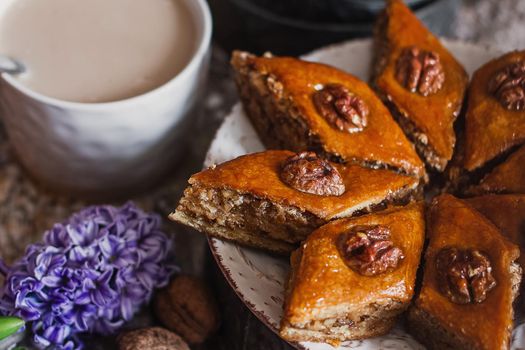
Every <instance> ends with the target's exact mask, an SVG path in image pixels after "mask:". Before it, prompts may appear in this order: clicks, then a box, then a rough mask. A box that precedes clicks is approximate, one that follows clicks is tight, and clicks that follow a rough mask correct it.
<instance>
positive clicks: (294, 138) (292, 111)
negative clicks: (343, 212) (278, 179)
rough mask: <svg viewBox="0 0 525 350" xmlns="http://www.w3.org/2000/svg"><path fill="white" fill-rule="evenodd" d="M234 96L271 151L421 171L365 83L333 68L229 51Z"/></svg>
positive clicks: (408, 145)
mask: <svg viewBox="0 0 525 350" xmlns="http://www.w3.org/2000/svg"><path fill="white" fill-rule="evenodd" d="M232 65H233V68H234V71H235V81H236V83H237V86H238V89H239V94H240V97H241V100H242V102H243V105H244V110H245V111H246V113H247V115H248V117H249V119H250V120H251V122H252V124H253V125H254V126H255V129H256V130H257V132H258V134H259V136H260V138H261V139H262V141H263V143H264V144H265V146H266V148H268V149H289V150H292V151H297V152H300V151H306V150H311V151H315V152H317V153H319V154H320V155H322V156H323V157H325V158H328V159H330V160H333V161H337V162H341V163H353V164H358V165H362V166H366V167H371V168H389V169H394V170H396V171H400V172H402V173H406V174H411V175H415V176H417V177H424V176H425V169H424V164H423V162H422V161H421V160H420V159H419V157H418V155H417V153H416V151H415V150H414V146H413V145H412V144H411V143H410V141H408V140H407V138H406V137H405V135H404V134H403V131H402V130H401V129H400V128H399V126H398V125H397V124H396V122H395V121H394V119H393V118H392V116H391V115H390V112H389V111H388V109H387V108H386V107H385V106H384V105H383V103H382V102H381V100H379V98H377V96H376V95H375V93H374V92H373V91H372V90H371V89H370V88H369V87H368V85H367V84H366V83H365V82H363V81H361V80H359V79H358V78H356V77H354V76H353V75H350V74H347V73H345V72H343V71H341V70H338V69H336V68H334V67H330V66H328V65H325V64H320V63H313V62H306V61H302V60H299V59H296V58H291V57H273V56H269V55H266V56H263V57H257V56H254V55H251V54H249V53H246V52H239V51H237V52H234V53H233V57H232Z"/></svg>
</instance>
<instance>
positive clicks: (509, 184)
mask: <svg viewBox="0 0 525 350" xmlns="http://www.w3.org/2000/svg"><path fill="white" fill-rule="evenodd" d="M524 118H525V116H524ZM469 193H471V194H478V195H479V194H484V193H525V145H524V146H521V147H520V148H519V149H518V150H517V151H516V152H514V153H512V154H511V155H510V156H509V157H508V158H507V160H505V161H504V162H503V163H501V164H500V165H498V166H496V167H495V168H494V169H493V170H492V171H491V172H490V173H488V174H487V175H486V176H485V177H484V178H483V180H481V182H480V184H479V185H477V186H474V187H473V188H472V189H471V190H470V191H469Z"/></svg>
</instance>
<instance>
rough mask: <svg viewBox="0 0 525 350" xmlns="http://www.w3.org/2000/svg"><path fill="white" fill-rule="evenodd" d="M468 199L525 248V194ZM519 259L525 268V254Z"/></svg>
mask: <svg viewBox="0 0 525 350" xmlns="http://www.w3.org/2000/svg"><path fill="white" fill-rule="evenodd" d="M466 201H467V202H468V203H469V204H470V205H472V206H473V207H474V208H475V209H476V210H477V211H479V212H480V213H481V214H483V215H484V216H485V217H486V218H487V219H489V220H490V221H491V222H492V223H493V224H494V225H496V227H497V228H499V229H500V231H501V233H503V234H504V235H505V236H506V237H507V238H509V239H510V240H511V241H512V242H514V243H515V244H517V245H518V246H519V247H520V249H523V248H525V195H514V194H507V195H495V194H489V195H485V196H480V197H474V198H469V199H467V200H466ZM519 261H520V265H521V267H522V269H525V254H520V259H519Z"/></svg>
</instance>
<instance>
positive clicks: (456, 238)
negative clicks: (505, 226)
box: [414, 194, 519, 350]
mask: <svg viewBox="0 0 525 350" xmlns="http://www.w3.org/2000/svg"><path fill="white" fill-rule="evenodd" d="M427 234H428V236H429V239H430V242H429V246H428V248H427V251H426V253H425V270H424V276H423V284H422V288H421V292H420V294H419V296H418V297H417V299H416V300H415V303H414V307H415V308H416V309H418V310H419V311H422V312H425V313H428V314H429V315H431V316H432V317H433V318H434V319H436V320H437V322H438V323H439V325H440V326H441V327H443V328H444V329H445V330H446V331H447V332H449V333H450V334H454V335H457V337H458V338H461V339H463V341H464V342H466V343H467V344H471V347H472V348H475V349H487V350H488V349H506V348H508V344H509V342H510V336H511V330H512V317H513V310H512V302H513V299H514V291H513V289H514V286H513V278H514V276H513V275H512V273H511V269H510V266H511V265H512V263H513V262H514V261H515V260H516V259H517V258H518V257H519V248H518V247H517V246H516V245H514V244H512V243H511V242H510V241H508V240H507V239H505V238H504V237H503V236H502V235H501V234H500V232H499V230H498V229H497V228H496V227H495V226H494V225H493V224H492V223H491V222H490V221H489V220H487V219H486V218H485V217H484V216H483V215H481V214H480V213H479V212H477V211H476V210H475V209H473V208H472V207H471V206H470V205H469V204H467V203H466V202H464V201H461V200H459V199H457V198H455V197H453V196H451V195H448V194H445V195H441V196H439V197H437V198H436V199H434V202H433V203H432V205H431V207H430V209H429V220H428V221H427ZM446 246H456V247H458V248H461V249H477V250H479V251H482V252H484V253H486V254H487V255H488V256H489V258H490V260H491V264H492V274H493V276H494V278H495V279H496V281H497V285H496V287H495V288H494V289H493V290H491V291H490V292H489V293H488V294H487V299H486V300H485V301H483V302H482V303H479V304H475V303H474V304H465V305H460V304H455V303H452V302H451V301H450V300H449V299H448V298H447V297H446V296H444V295H443V294H442V293H441V292H440V291H439V286H438V282H437V279H436V264H435V258H436V254H437V253H438V252H439V251H440V249H441V248H444V247H446ZM428 341H430V342H431V341H432V340H431V339H429V340H428Z"/></svg>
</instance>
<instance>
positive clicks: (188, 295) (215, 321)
mask: <svg viewBox="0 0 525 350" xmlns="http://www.w3.org/2000/svg"><path fill="white" fill-rule="evenodd" d="M153 306H154V310H155V315H156V316H157V318H158V319H159V321H160V322H161V323H162V324H163V325H164V326H165V327H166V328H168V329H169V330H172V331H174V332H176V333H177V334H180V335H181V336H182V337H183V338H184V339H185V340H186V341H187V342H188V343H190V344H200V343H202V342H204V341H205V340H206V339H207V338H208V337H209V336H210V335H211V334H212V333H213V332H215V331H216V330H217V329H218V327H219V312H218V307H217V305H216V302H215V300H214V298H213V296H212V295H211V294H210V292H209V290H208V289H207V288H206V287H205V286H204V285H203V283H202V282H201V281H200V280H198V279H196V278H194V277H190V276H184V275H181V276H177V277H175V278H174V279H173V280H172V281H171V282H170V284H169V285H168V286H167V287H166V288H164V289H162V290H160V291H158V292H157V294H156V295H155V299H154V301H153Z"/></svg>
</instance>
